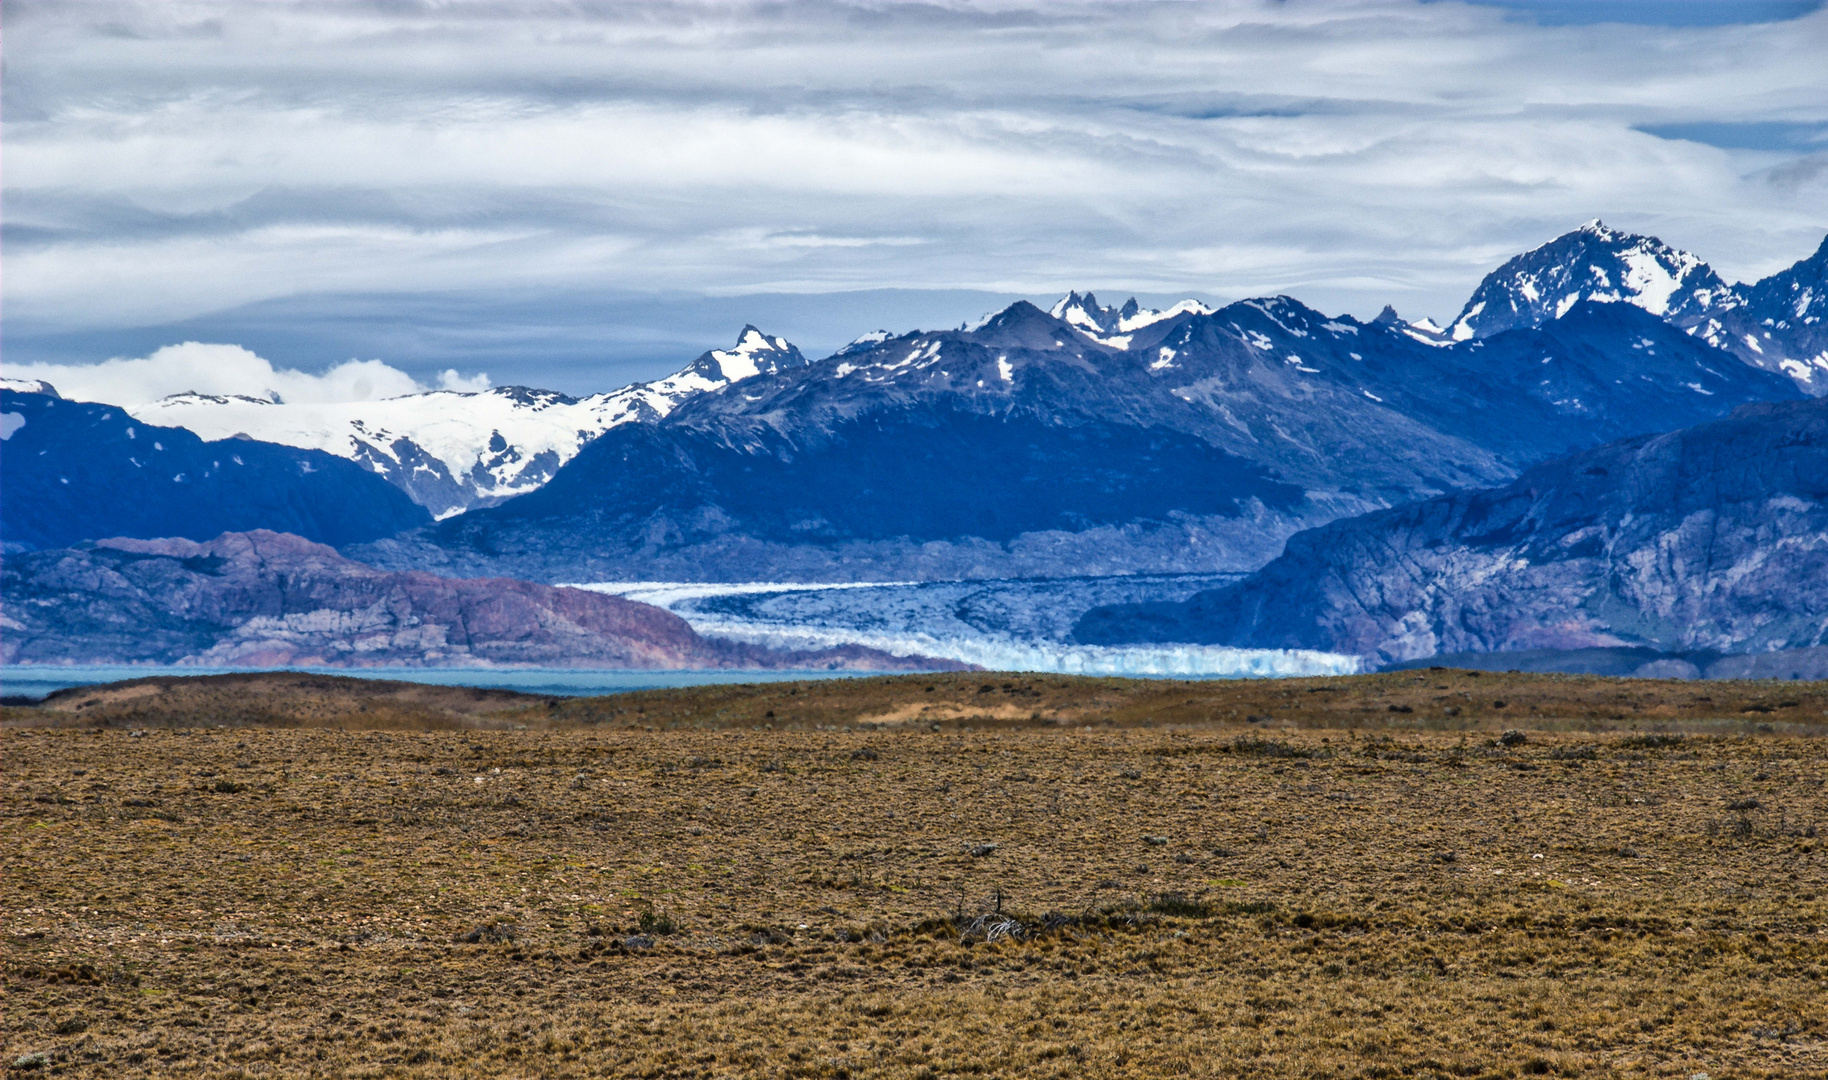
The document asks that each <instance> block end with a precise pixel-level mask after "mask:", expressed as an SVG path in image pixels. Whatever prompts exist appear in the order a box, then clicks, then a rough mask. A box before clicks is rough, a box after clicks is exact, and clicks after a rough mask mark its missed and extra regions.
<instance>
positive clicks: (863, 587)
mask: <svg viewBox="0 0 1828 1080" xmlns="http://www.w3.org/2000/svg"><path fill="white" fill-rule="evenodd" d="M1234 579H1235V575H1212V574H1173V575H1131V576H1124V577H1099V578H1068V579H1047V580H991V581H939V582H900V583H888V584H876V583H870V584H842V585H807V584H796V583H789V582H762V583H757V582H750V583H744V584H716V583H703V582H660V581H617V582H593V583H588V584H582V585H579V586H577V587H579V588H585V589H592V590H594V591H598V592H606V593H614V594H616V595H620V596H626V597H628V598H629V599H631V600H640V601H642V602H644V603H649V604H655V605H658V606H660V607H664V608H666V609H668V610H670V611H672V612H674V613H676V614H678V615H679V616H681V617H682V618H684V619H685V620H686V621H687V622H689V623H691V625H692V627H693V629H695V630H697V631H698V632H699V633H701V634H706V635H709V636H714V637H724V638H731V639H735V640H738V641H748V642H754V643H756V644H761V645H769V646H774V647H776V648H792V649H804V648H825V647H829V646H833V645H847V644H854V645H866V646H869V647H871V648H876V649H882V650H884V651H886V652H891V653H896V654H900V655H907V654H912V653H919V654H922V655H926V656H939V657H945V658H948V659H953V660H960V661H963V662H965V663H969V664H977V665H979V666H981V667H985V668H989V669H991V670H996V671H1036V672H1058V673H1063V674H1086V675H1176V676H1197V677H1232V678H1253V677H1273V676H1292V675H1339V674H1351V673H1354V672H1357V671H1358V670H1360V665H1359V662H1358V660H1357V659H1356V658H1354V657H1349V656H1340V655H1336V654H1332V653H1322V652H1311V651H1306V650H1282V649H1230V648H1223V647H1219V646H1211V645H1137V646H1117V647H1105V646H1093V645H1080V644H1078V643H1076V642H1074V641H1073V640H1072V638H1071V634H1072V628H1073V624H1074V622H1076V621H1077V620H1078V618H1079V616H1080V615H1081V614H1082V613H1083V612H1085V611H1086V610H1088V609H1090V608H1092V607H1095V606H1097V605H1099V604H1109V603H1127V602H1138V601H1150V600H1184V599H1186V598H1187V597H1188V596H1191V595H1192V594H1193V593H1195V592H1198V591H1199V590H1201V589H1207V588H1212V587H1213V586H1215V585H1220V584H1224V583H1225V582H1227V581H1230V580H1234Z"/></svg>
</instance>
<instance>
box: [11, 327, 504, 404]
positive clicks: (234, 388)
mask: <svg viewBox="0 0 1828 1080" xmlns="http://www.w3.org/2000/svg"><path fill="white" fill-rule="evenodd" d="M6 375H7V377H8V378H14V379H37V380H41V381H43V382H48V383H50V384H51V385H52V386H53V387H55V388H56V390H57V392H58V393H59V394H62V395H63V396H64V397H66V398H71V399H73V400H76V401H105V402H109V403H111V404H115V405H137V404H141V403H143V402H149V401H157V400H159V399H160V398H163V397H169V396H171V395H172V394H184V393H197V394H214V395H223V396H227V395H241V396H244V397H256V398H269V399H275V400H280V401H290V402H301V403H302V402H319V403H324V402H347V401H372V400H375V399H378V398H390V397H399V396H401V395H402V394H416V393H420V392H422V391H425V390H429V389H434V388H437V389H445V390H465V391H476V390H487V389H488V388H489V377H488V376H487V375H477V376H472V377H469V378H465V377H463V376H461V375H459V374H458V373H457V372H455V371H446V372H444V374H443V377H442V378H441V379H440V380H439V381H438V383H437V384H436V386H435V387H434V386H427V385H425V384H423V383H421V382H419V381H418V380H416V379H414V378H413V377H412V376H410V375H408V374H407V373H406V372H404V371H401V370H399V369H398V368H394V367H390V366H388V365H387V364H384V363H382V362H381V361H379V360H348V361H345V362H343V363H341V364H337V365H336V366H334V367H332V368H330V369H329V370H327V371H324V372H323V373H321V374H311V373H308V372H303V371H297V370H293V369H291V368H276V367H274V366H273V365H272V364H271V363H269V362H268V361H267V360H265V359H264V358H262V357H260V356H257V355H255V354H254V353H252V352H250V351H248V350H247V349H244V348H242V347H241V346H239V345H210V344H205V343H203V342H199V341H187V342H184V343H183V344H181V345H167V346H166V347H164V348H162V349H159V350H158V351H157V352H154V353H153V354H152V355H150V356H144V357H138V358H134V359H126V358H118V357H117V358H115V359H111V360H105V361H103V362H101V363H98V364H8V365H7V367H6Z"/></svg>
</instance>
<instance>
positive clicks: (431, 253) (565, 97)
mask: <svg viewBox="0 0 1828 1080" xmlns="http://www.w3.org/2000/svg"><path fill="white" fill-rule="evenodd" d="M8 33H9V36H10V37H11V39H12V40H11V41H10V42H9V44H11V45H12V46H13V47H12V48H11V49H9V50H8V58H7V59H8V71H7V77H8V86H7V95H8V97H7V166H8V168H7V173H6V180H5V182H6V198H7V210H8V227H9V230H10V232H9V238H8V249H7V264H8V265H7V271H8V280H7V289H8V315H9V317H11V318H22V319H25V320H26V321H28V322H33V323H45V324H55V325H59V326H84V325H94V324H98V323H107V322H111V323H112V324H113V325H137V324H144V323H146V322H150V321H158V320H166V319H177V318H183V317H188V316H192V315H196V314H199V313H202V312H206V311H211V310H218V309H221V308H224V307H228V306H230V305H234V304H240V303H246V302H250V301H257V300H261V299H264V298H269V297H278V296H287V295H296V294H304V293H316V292H333V291H343V292H351V291H385V290H389V289H394V290H405V289H413V290H422V291H423V290H441V289H442V290H456V289H465V288H484V289H488V288H496V289H502V288H513V287H531V288H540V287H546V286H553V285H563V286H566V287H572V288H603V289H681V290H690V291H695V292H711V293H720V294H727V293H730V292H740V291H745V290H747V291H769V290H783V291H827V290H842V289H865V288H877V287H908V288H954V287H976V288H989V289H996V290H999V291H1002V290H1009V289H1014V290H1017V291H1022V292H1032V293H1046V292H1052V291H1056V290H1060V289H1064V288H1066V287H1069V286H1078V285H1087V284H1091V283H1100V284H1102V283H1110V284H1112V285H1116V286H1118V287H1124V286H1128V287H1129V288H1133V289H1137V290H1140V291H1145V292H1156V293H1168V294H1173V293H1178V292H1184V291H1196V292H1202V293H1205V294H1208V295H1218V296H1234V295H1240V294H1243V293H1249V292H1261V291H1288V292H1293V293H1297V294H1299V295H1301V296H1302V297H1303V298H1304V299H1307V300H1309V301H1311V302H1315V303H1318V304H1320V305H1322V306H1329V307H1331V308H1332V309H1334V310H1338V309H1340V308H1349V309H1354V310H1359V311H1360V312H1361V313H1365V314H1369V313H1371V312H1375V311H1376V310H1377V308H1378V307H1379V306H1381V304H1382V303H1383V302H1384V301H1386V300H1392V301H1395V302H1396V303H1397V304H1398V306H1399V307H1401V308H1403V310H1405V311H1415V312H1416V313H1417V314H1420V313H1422V312H1425V311H1427V312H1433V313H1435V314H1437V315H1448V314H1451V312H1452V311H1453V310H1454V309H1456V308H1457V307H1458V305H1459V303H1460V301H1461V300H1462V299H1463V298H1464V296H1465V295H1466V293H1467V292H1468V291H1470V289H1471V287H1472V285H1473V284H1474V283H1475V282H1476V281H1477V279H1478V277H1479V276H1480V275H1481V274H1482V273H1483V272H1484V271H1485V270H1487V269H1489V268H1490V267H1491V266H1492V265H1493V264H1494V262H1495V261H1496V260H1499V259H1502V258H1503V257H1504V256H1507V255H1509V254H1512V253H1514V252H1516V251H1517V250H1520V249H1521V248H1524V247H1528V246H1533V245H1534V244H1537V243H1540V242H1542V241H1543V240H1545V239H1547V238H1548V237H1550V236H1553V235H1555V234H1556V233H1559V232H1561V231H1564V230H1565V229H1567V228H1570V227H1573V226H1574V225H1576V224H1578V223H1579V222H1581V221H1584V220H1587V219H1589V218H1592V217H1596V216H1598V217H1603V218H1604V219H1605V220H1607V221H1608V222H1611V223H1615V224H1617V225H1620V226H1622V227H1627V228H1632V229H1637V230H1641V231H1648V232H1656V233H1659V234H1660V235H1662V236H1663V237H1664V239H1666V240H1668V241H1670V242H1672V243H1675V244H1678V245H1680V246H1684V247H1687V248H1689V249H1691V250H1694V251H1696V252H1698V253H1700V254H1702V255H1703V256H1705V257H1707V258H1709V259H1710V260H1712V261H1714V262H1715V263H1716V264H1717V265H1719V267H1720V268H1721V270H1722V271H1723V272H1724V273H1726V274H1727V275H1728V276H1729V277H1748V276H1757V275H1762V274H1765V273H1769V272H1770V271H1772V270H1774V269H1777V268H1779V267H1781V266H1783V265H1786V264H1787V263H1789V262H1790V261H1793V260H1794V259H1796V258H1798V257H1801V256H1803V255H1806V254H1808V253H1809V252H1811V251H1813V250H1814V248H1815V245H1816V243H1817V242H1819V240H1820V238H1821V232H1822V230H1823V228H1824V224H1825V223H1824V221H1823V219H1822V216H1821V211H1820V202H1819V198H1818V197H1817V196H1818V194H1819V188H1817V187H1815V186H1814V185H1812V184H1797V183H1785V182H1777V180H1778V179H1781V178H1785V177H1788V176H1790V175H1791V173H1793V172H1795V171H1796V169H1798V168H1803V166H1794V167H1790V166H1786V163H1787V162H1794V161H1795V160H1796V159H1797V158H1798V156H1799V155H1798V154H1797V153H1794V152H1790V153H1780V152H1771V151H1763V150H1744V149H1723V148H1720V147H1715V146H1709V145H1706V144H1703V143H1700V142H1694V141H1684V140H1677V139H1664V138H1658V137H1656V136H1654V135H1649V134H1645V133H1644V132H1643V131H1640V130H1638V128H1640V127H1645V126H1655V125H1658V124H1669V123H1674V122H1695V121H1706V122H1709V123H1723V124H1732V123H1764V122H1783V123H1788V124H1800V125H1811V124H1817V125H1823V126H1824V130H1828V65H1824V64H1822V62H1821V58H1822V56H1823V55H1828V10H1824V11H1817V12H1816V13H1815V14H1813V15H1809V16H1806V17H1804V18H1801V19H1797V20H1793V21H1790V22H1787V23H1781V24H1769V25H1740V26H1712V27H1659V26H1622V25H1616V24H1614V25H1596V26H1541V25H1537V24H1536V23H1534V22H1532V21H1531V20H1529V19H1519V18H1516V17H1513V15H1512V14H1510V13H1507V12H1505V11H1503V10H1500V9H1495V8H1490V7H1480V6H1470V5H1466V4H1459V3H1453V2H1441V3H1427V4H1424V3H1419V2H1413V0H1365V2H1362V3H1353V4H1339V3H1336V2H1333V0H1289V2H1286V3H1271V2H1261V3H1250V2H1210V3H1202V2H1189V3H1128V2H1112V3H1085V4H1072V5H1065V4H1059V5H1055V4H1045V3H1034V4H1023V3H1001V4H996V5H988V6H980V5H968V4H958V5H950V6H949V5H944V4H893V3H890V4H875V3H872V4H866V5H849V4H844V3H838V2H817V3H814V2H808V3H791V2H790V3H785V4H691V5H687V4H680V5H674V6H659V5H645V4H644V5H617V4H559V5H555V4H546V3H539V4H535V3H526V4H515V3H491V4H475V5H467V4H380V3H374V4H357V3H343V4H337V3H330V4H324V3H302V2H301V3H272V4H246V3H241V2H235V0H156V2H155V0H140V2H134V0H97V2H87V3H77V2H69V0H60V2H56V3H38V4H35V5H34V4H31V3H20V4H14V5H11V6H10V7H9V24H8ZM1787 167H1788V168H1790V171H1789V172H1786V171H1784V170H1785V169H1786V168H1787ZM1773 170H1775V171H1773ZM1811 175H1813V174H1811ZM1768 178H1773V179H1768ZM1234 255H1242V257H1241V258H1239V259H1238V261H1229V260H1230V259H1231V258H1232V257H1233V256H1234ZM1353 283H1361V284H1353ZM98 313H101V314H98Z"/></svg>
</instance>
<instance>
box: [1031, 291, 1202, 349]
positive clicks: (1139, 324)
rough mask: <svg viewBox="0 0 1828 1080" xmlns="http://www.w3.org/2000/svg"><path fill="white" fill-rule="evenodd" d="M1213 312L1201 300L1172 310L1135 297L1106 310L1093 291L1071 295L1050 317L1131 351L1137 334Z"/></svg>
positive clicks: (1188, 300) (1055, 308) (1191, 301)
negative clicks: (1139, 301) (1147, 304)
mask: <svg viewBox="0 0 1828 1080" xmlns="http://www.w3.org/2000/svg"><path fill="white" fill-rule="evenodd" d="M1212 312H1213V309H1212V308H1211V307H1208V306H1207V305H1205V304H1203V303H1201V302H1200V301H1198V300H1193V299H1187V300H1182V301H1180V302H1179V303H1177V304H1174V305H1172V306H1170V307H1167V308H1163V309H1157V308H1146V307H1143V306H1142V305H1141V304H1139V303H1137V302H1136V297H1134V296H1132V297H1130V298H1129V299H1128V300H1126V301H1124V302H1123V303H1122V304H1121V305H1119V306H1117V307H1104V306H1102V305H1100V304H1099V303H1098V297H1097V296H1095V295H1093V294H1092V293H1091V292H1090V291H1087V292H1085V293H1079V292H1069V293H1067V294H1066V295H1065V296H1063V297H1061V298H1060V299H1059V300H1057V301H1055V303H1054V306H1053V307H1052V308H1050V309H1049V310H1048V314H1049V315H1051V316H1053V317H1054V318H1056V319H1059V320H1060V321H1062V322H1064V323H1066V324H1067V325H1068V326H1071V327H1072V328H1073V329H1074V330H1077V331H1078V332H1079V333H1081V334H1084V335H1085V336H1086V337H1088V338H1091V339H1092V340H1093V341H1096V342H1098V343H1099V344H1100V345H1108V346H1110V347H1111V348H1115V349H1127V348H1129V347H1130V346H1131V344H1132V343H1133V340H1134V335H1135V334H1136V332H1137V331H1139V330H1143V329H1145V328H1147V327H1151V326H1156V325H1158V324H1160V323H1164V322H1167V321H1169V320H1171V319H1175V318H1177V317H1179V316H1182V315H1210V314H1212Z"/></svg>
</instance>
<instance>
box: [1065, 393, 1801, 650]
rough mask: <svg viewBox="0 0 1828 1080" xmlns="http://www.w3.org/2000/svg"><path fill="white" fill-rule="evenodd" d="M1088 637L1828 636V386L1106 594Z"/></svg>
mask: <svg viewBox="0 0 1828 1080" xmlns="http://www.w3.org/2000/svg"><path fill="white" fill-rule="evenodd" d="M1075 636H1076V637H1077V638H1078V639H1079V640H1081V641H1084V642H1088V643H1099V644H1117V643H1128V642H1142V641H1154V642H1161V641H1184V642H1199V643H1211V644H1223V645H1232V646H1241V647H1259V648H1309V649H1324V650H1330V651H1337V652H1344V653H1349V654H1353V655H1357V656H1363V657H1367V658H1370V659H1372V660H1374V661H1378V662H1390V661H1402V660H1409V659H1414V658H1419V657H1427V656H1431V655H1434V654H1436V653H1454V652H1499V651H1510V650H1524V649H1578V648H1592V647H1607V646H1624V645H1640V646H1647V647H1649V648H1654V649H1658V650H1661V651H1665V652H1694V651H1702V650H1707V651H1711V652H1714V653H1763V652H1769V651H1774V650H1785V649H1811V648H1816V647H1819V646H1822V645H1824V644H1828V399H1813V400H1808V401H1802V402H1786V403H1774V404H1759V405H1749V406H1746V407H1744V408H1741V409H1739V410H1737V411H1736V412H1735V413H1734V414H1733V415H1732V416H1731V417H1730V418H1728V419H1725V420H1720V421H1715V422H1712V423H1707V424H1701V425H1698V426H1696V427H1692V428H1689V429H1686V430H1681V431H1676V432H1671V433H1669V434H1664V435H1656V436H1644V437H1638V438H1633V439H1627V440H1623V441H1621V442H1617V443H1613V444H1611V445H1608V446H1604V447H1600V448H1598V449H1595V450H1590V451H1587V452H1585V453H1580V454H1576V455H1573V456H1571V457H1568V458H1564V459H1561V460H1558V461H1553V462H1549V463H1546V464H1543V465H1540V466H1537V467H1535V468H1533V469H1530V470H1528V471H1527V472H1525V473H1524V474H1523V475H1522V476H1520V477H1519V478H1518V479H1517V480H1516V481H1515V482H1513V483H1511V484H1509V485H1506V486H1504V487H1501V488H1496V489H1490V490H1482V491H1470V492H1463V493H1460V494H1455V495H1449V496H1444V497H1441V498H1437V499H1432V500H1428V501H1425V502H1419V503H1416V504H1413V505H1409V506H1402V507H1397V508H1395V509H1392V510H1385V511H1381V512H1378V513H1373V514H1368V515H1365V516H1363V517H1358V518H1353V519H1350V520H1345V521H1338V522H1334V523H1332V524H1330V525H1327V526H1325V527H1323V528H1319V529H1315V530H1312V531H1310V532H1305V533H1301V534H1299V535H1297V536H1294V537H1291V538H1290V539H1289V542H1288V546H1287V550H1286V551H1285V552H1284V553H1283V554H1282V556H1281V557H1279V558H1278V559H1276V560H1275V561H1274V562H1272V563H1270V564H1269V565H1268V566H1266V567H1264V568H1263V570H1261V571H1260V572H1258V573H1257V574H1255V575H1253V576H1252V577H1249V578H1246V579H1245V580H1243V581H1241V582H1238V583H1236V584H1234V585H1230V586H1227V587H1225V588H1221V589H1216V590H1211V591H1208V592H1204V593H1200V594H1198V595H1196V596H1194V597H1193V598H1191V599H1190V600H1188V601H1186V602H1184V603H1179V604H1155V605H1123V606H1112V607H1106V608H1100V609H1095V610H1093V611H1091V612H1089V613H1088V614H1087V615H1086V616H1085V618H1084V619H1082V620H1081V622H1080V624H1079V626H1078V627H1077V628H1076V630H1075Z"/></svg>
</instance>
